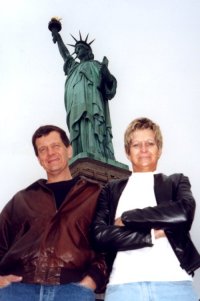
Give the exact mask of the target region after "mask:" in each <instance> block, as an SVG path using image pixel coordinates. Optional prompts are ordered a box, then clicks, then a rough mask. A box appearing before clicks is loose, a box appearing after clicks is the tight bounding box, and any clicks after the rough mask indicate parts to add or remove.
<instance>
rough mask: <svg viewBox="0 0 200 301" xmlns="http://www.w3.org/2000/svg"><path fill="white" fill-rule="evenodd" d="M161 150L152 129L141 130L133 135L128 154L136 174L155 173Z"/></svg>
mask: <svg viewBox="0 0 200 301" xmlns="http://www.w3.org/2000/svg"><path fill="white" fill-rule="evenodd" d="M160 155H161V149H159V148H158V146H157V144H156V140H155V134H154V132H153V131H152V130H151V129H139V130H136V131H134V132H133V133H132V136H131V144H130V152H129V154H127V157H128V159H129V160H130V161H131V163H132V168H133V171H134V172H151V171H155V170H156V167H157V162H158V159H159V158H160Z"/></svg>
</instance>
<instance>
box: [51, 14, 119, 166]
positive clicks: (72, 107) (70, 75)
mask: <svg viewBox="0 0 200 301" xmlns="http://www.w3.org/2000/svg"><path fill="white" fill-rule="evenodd" d="M48 27H49V29H50V30H51V32H52V36H53V41H54V43H57V44H58V48H59V52H60V54H61V56H62V57H63V59H64V72H65V74H66V75H67V78H66V83H65V108H66V112H67V126H68V129H69V132H70V139H71V143H72V147H73V154H74V156H76V155H78V154H80V153H87V155H88V156H90V155H91V156H92V157H95V158H96V159H102V158H103V159H104V160H105V159H112V160H115V157H114V150H113V145H112V131H111V121H110V112H109V105H108V100H109V99H112V98H113V97H114V95H115V93H116V88H117V81H116V79H115V77H114V76H113V75H112V74H111V73H110V71H109V69H108V59H107V58H106V57H104V59H103V61H102V62H99V61H97V60H94V54H93V52H92V48H91V44H92V43H93V41H94V40H92V41H90V42H88V35H87V36H86V38H85V39H83V38H82V36H81V33H80V32H79V39H76V38H75V37H74V36H72V35H71V36H72V38H73V39H74V41H75V44H74V45H72V44H68V45H70V46H72V47H74V52H73V53H74V54H75V55H76V57H75V58H73V54H70V53H69V50H68V49H67V47H66V45H65V44H64V42H63V40H62V38H61V36H60V34H59V31H60V30H61V23H60V21H59V20H58V19H55V18H54V19H51V21H50V22H49V26H48ZM76 59H78V60H79V61H77V60H76Z"/></svg>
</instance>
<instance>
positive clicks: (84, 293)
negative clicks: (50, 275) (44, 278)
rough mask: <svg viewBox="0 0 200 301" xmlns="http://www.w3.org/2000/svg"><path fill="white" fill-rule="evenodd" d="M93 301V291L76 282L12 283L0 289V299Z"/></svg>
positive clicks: (9, 300)
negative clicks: (59, 283)
mask: <svg viewBox="0 0 200 301" xmlns="http://www.w3.org/2000/svg"><path fill="white" fill-rule="evenodd" d="M66 300H69V301H95V293H94V292H93V291H92V290H91V289H89V288H87V287H85V286H82V285H79V284H77V283H70V284H62V285H40V284H26V283H12V284H11V285H9V286H7V287H5V288H2V289H0V301H66Z"/></svg>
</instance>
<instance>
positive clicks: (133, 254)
mask: <svg viewBox="0 0 200 301" xmlns="http://www.w3.org/2000/svg"><path fill="white" fill-rule="evenodd" d="M153 175H154V173H152V172H143V173H138V172H137V173H133V174H132V175H131V176H130V178H129V180H128V183H127V185H126V187H125V189H124V190H123V192H122V195H121V197H120V199H119V203H118V207H117V211H116V216H115V218H117V217H120V216H121V214H122V213H123V212H124V211H127V210H131V209H134V208H145V207H148V206H156V205H157V203H156V199H155V194H154V176H153ZM184 280H191V281H192V277H191V276H190V275H188V274H187V272H186V271H185V270H183V269H182V268H181V267H180V263H179V261H178V259H177V257H176V255H175V253H174V251H173V250H172V248H171V245H170V244H169V242H168V239H167V238H166V237H163V238H159V239H156V240H155V241H154V245H153V246H152V247H145V248H142V249H138V250H131V251H121V252H118V253H117V255H116V258H115V261H114V264H113V269H112V272H111V276H110V281H109V284H122V283H130V282H140V281H184Z"/></svg>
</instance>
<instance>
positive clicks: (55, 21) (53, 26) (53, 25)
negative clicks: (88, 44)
mask: <svg viewBox="0 0 200 301" xmlns="http://www.w3.org/2000/svg"><path fill="white" fill-rule="evenodd" d="M48 28H49V30H50V31H51V33H52V37H53V42H54V43H57V45H58V49H59V52H60V54H61V56H62V58H63V60H64V61H66V60H67V59H68V57H69V56H70V53H69V50H68V49H67V47H66V45H65V44H64V42H63V40H62V37H61V35H60V34H59V31H60V30H61V29H62V25H61V22H60V19H59V18H52V19H51V21H50V22H49V24H48Z"/></svg>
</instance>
